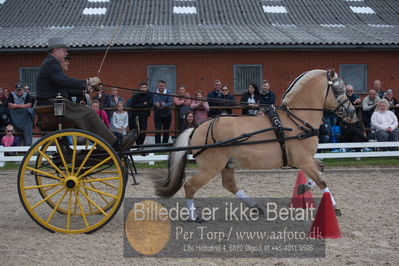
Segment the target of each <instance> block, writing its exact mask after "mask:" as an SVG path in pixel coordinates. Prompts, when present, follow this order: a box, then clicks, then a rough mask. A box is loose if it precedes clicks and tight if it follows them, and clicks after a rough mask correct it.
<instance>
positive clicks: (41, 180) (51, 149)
mask: <svg viewBox="0 0 399 266" xmlns="http://www.w3.org/2000/svg"><path fill="white" fill-rule="evenodd" d="M71 139H72V138H71V136H68V137H67V140H68V144H69V143H70V142H71V141H70V140H71ZM83 142H84V143H83ZM77 143H78V144H83V145H85V148H86V149H87V147H89V146H90V145H91V143H90V140H89V139H88V138H85V139H82V138H81V137H77ZM60 146H61V145H60ZM56 148H57V145H56V143H55V142H54V141H48V142H47V143H46V144H45V145H43V146H42V147H41V148H40V149H41V151H42V152H41V153H39V154H38V156H37V158H36V167H35V168H36V169H40V170H41V171H47V173H51V174H55V175H57V176H58V177H61V176H62V175H60V173H58V172H57V171H55V170H54V168H53V167H52V166H51V164H50V163H49V162H47V160H46V159H45V158H44V157H43V155H45V154H47V156H52V155H54V156H57V155H58V154H57V149H56ZM122 165H124V164H123V163H122ZM71 166H72V164H71V162H69V165H68V167H71ZM89 167H90V166H89V165H88V166H83V167H82V169H84V170H88V168H89ZM60 168H61V169H62V170H65V166H63V165H61V166H60ZM103 172H105V171H104V170H103ZM32 173H34V174H35V178H36V185H38V190H39V193H40V195H41V196H42V198H43V199H46V203H47V204H48V205H50V207H51V208H56V210H57V212H60V213H63V214H67V213H68V211H67V210H65V209H63V208H62V206H57V203H56V202H54V201H53V199H52V197H48V196H49V195H50V193H51V192H53V191H52V189H54V188H55V187H53V186H51V187H47V186H42V185H45V184H46V181H47V180H48V176H45V175H43V174H40V172H39V171H32ZM83 179H84V180H87V179H92V175H90V174H89V175H88V176H85V177H83ZM88 184H89V185H90V186H91V187H93V188H94V185H93V184H92V183H88ZM85 190H86V193H89V192H88V191H87V189H85ZM99 196H100V197H102V198H103V199H104V201H103V202H101V203H100V204H101V205H100V206H101V208H102V209H104V210H108V209H109V208H111V207H112V205H114V203H115V199H111V200H109V199H106V197H104V196H102V195H101V194H99ZM56 206H57V207H56ZM75 211H76V210H75ZM75 211H74V212H72V214H71V215H81V214H80V213H79V211H80V210H77V211H78V212H75ZM99 213H100V210H98V209H94V210H93V209H91V210H90V212H88V213H86V215H92V214H99Z"/></svg>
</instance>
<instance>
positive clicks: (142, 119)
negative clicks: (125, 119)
mask: <svg viewBox="0 0 399 266" xmlns="http://www.w3.org/2000/svg"><path fill="white" fill-rule="evenodd" d="M139 90H140V92H138V93H135V94H133V96H132V98H131V101H130V102H131V104H130V107H131V108H137V109H147V108H151V107H152V103H153V98H152V94H147V91H148V87H147V83H144V82H143V83H140V85H139ZM149 116H150V110H134V111H132V115H131V117H129V128H130V130H131V129H132V128H136V122H135V121H136V117H137V118H138V122H139V127H140V135H139V137H138V138H137V140H136V144H137V145H142V144H143V143H144V141H145V137H146V134H145V133H142V132H141V131H145V130H147V120H148V117H149Z"/></svg>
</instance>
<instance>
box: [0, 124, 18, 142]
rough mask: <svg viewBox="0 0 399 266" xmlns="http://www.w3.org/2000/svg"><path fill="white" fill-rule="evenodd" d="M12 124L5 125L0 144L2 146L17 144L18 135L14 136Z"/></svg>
mask: <svg viewBox="0 0 399 266" xmlns="http://www.w3.org/2000/svg"><path fill="white" fill-rule="evenodd" d="M14 133H15V131H14V126H13V125H11V124H10V125H7V127H6V129H5V130H4V136H3V138H2V139H1V145H3V146H4V147H11V146H19V139H18V137H16V136H14Z"/></svg>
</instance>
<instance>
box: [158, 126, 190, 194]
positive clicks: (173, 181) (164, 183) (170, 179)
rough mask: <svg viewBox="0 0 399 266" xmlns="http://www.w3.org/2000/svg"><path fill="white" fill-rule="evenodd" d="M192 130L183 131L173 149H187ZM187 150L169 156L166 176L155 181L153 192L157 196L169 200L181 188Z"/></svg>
mask: <svg viewBox="0 0 399 266" xmlns="http://www.w3.org/2000/svg"><path fill="white" fill-rule="evenodd" d="M193 130H194V128H189V129H187V130H185V131H184V132H183V133H182V134H181V135H180V136H179V137H178V138H177V139H176V143H175V145H174V147H184V146H185V147H187V146H188V145H189V144H190V143H189V142H190V136H191V134H192V132H193ZM187 152H188V151H187V150H183V151H175V152H171V153H170V154H169V158H168V176H167V177H162V178H161V179H159V180H157V181H155V190H156V193H157V195H158V196H160V197H164V198H170V197H172V196H173V195H175V194H176V192H177V191H179V189H180V188H181V187H182V186H183V182H184V178H185V176H186V174H185V169H186V164H187Z"/></svg>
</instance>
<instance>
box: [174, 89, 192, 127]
mask: <svg viewBox="0 0 399 266" xmlns="http://www.w3.org/2000/svg"><path fill="white" fill-rule="evenodd" d="M177 96H181V97H173V104H174V105H175V107H176V108H177V110H176V111H177V113H178V114H179V131H180V132H182V131H183V127H184V125H183V123H184V118H185V116H186V114H187V112H189V111H190V105H191V99H186V98H182V97H190V93H188V92H186V88H185V87H184V86H180V87H179V89H178V90H177Z"/></svg>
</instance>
